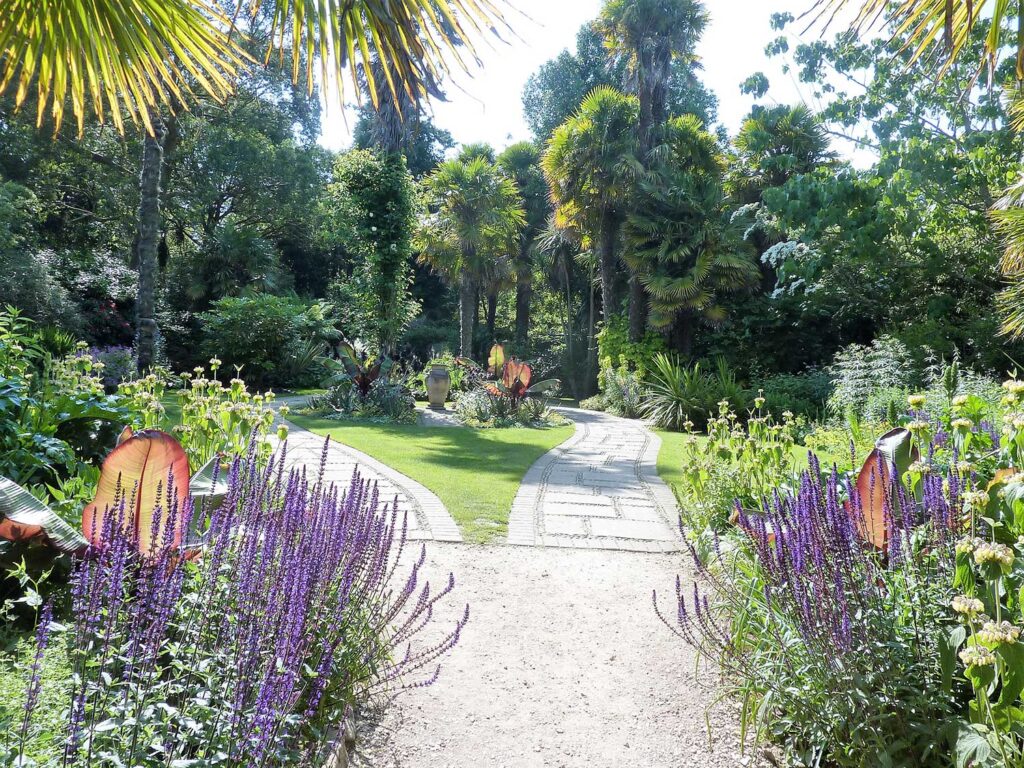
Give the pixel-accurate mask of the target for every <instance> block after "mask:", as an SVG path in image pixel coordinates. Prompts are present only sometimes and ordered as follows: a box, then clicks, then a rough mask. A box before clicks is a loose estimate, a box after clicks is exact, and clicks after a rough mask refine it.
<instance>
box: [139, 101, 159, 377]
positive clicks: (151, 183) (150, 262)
mask: <svg viewBox="0 0 1024 768" xmlns="http://www.w3.org/2000/svg"><path fill="white" fill-rule="evenodd" d="M153 131H154V134H155V135H153V136H150V135H148V134H147V135H146V138H145V140H144V141H143V143H142V170H141V172H140V174H139V219H138V225H139V227H138V237H137V240H136V259H137V261H138V264H139V294H138V300H137V301H136V305H135V312H136V317H137V339H136V344H137V352H138V369H139V373H144V372H145V371H147V370H149V369H150V368H151V367H152V366H153V363H154V362H155V358H156V337H157V325H156V317H155V315H156V271H157V259H158V251H159V246H160V175H161V172H162V170H163V161H164V137H165V134H166V129H165V126H164V123H163V121H162V120H160V119H156V120H154V121H153Z"/></svg>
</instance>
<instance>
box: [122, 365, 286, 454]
mask: <svg viewBox="0 0 1024 768" xmlns="http://www.w3.org/2000/svg"><path fill="white" fill-rule="evenodd" d="M222 365H223V363H222V362H221V361H220V360H218V359H217V358H212V359H211V360H210V367H209V376H207V371H206V369H205V368H203V367H201V366H200V367H196V368H195V369H194V370H193V371H192V372H191V373H182V374H181V377H180V381H181V387H180V389H178V390H177V391H176V392H175V398H176V400H177V411H176V415H177V418H176V423H174V424H168V419H167V413H166V410H167V409H166V406H165V403H166V402H167V400H166V394H167V390H166V382H165V380H164V379H163V378H162V377H160V376H158V375H156V374H150V375H148V376H145V377H143V378H140V379H136V380H134V381H130V382H126V383H124V384H122V385H121V386H120V388H119V389H118V393H119V394H120V395H122V396H123V397H125V398H127V400H128V401H129V402H130V403H131V406H132V410H133V411H134V413H135V414H136V416H135V418H134V420H133V421H132V422H131V424H130V426H132V427H133V428H134V429H135V430H141V429H154V428H162V427H169V428H171V429H172V431H173V432H174V434H175V436H176V437H177V438H178V441H179V442H180V443H181V447H182V448H184V449H185V452H186V453H187V454H188V458H189V464H190V465H191V466H192V467H193V468H198V467H202V466H205V465H206V463H207V462H208V461H210V459H212V458H213V457H214V456H217V455H226V456H236V455H237V456H245V455H247V454H248V449H249V446H250V445H254V446H255V455H256V456H257V458H258V459H260V460H263V459H266V458H267V456H269V454H270V448H271V446H270V444H269V443H268V442H267V435H268V434H269V431H270V427H271V426H272V425H273V422H274V411H273V410H272V409H271V407H270V404H271V403H272V402H273V400H274V393H273V392H267V393H264V394H258V393H255V392H251V391H250V390H249V388H248V386H247V385H246V383H245V382H244V381H243V380H242V379H240V378H233V379H231V381H230V382H229V383H227V384H224V383H223V382H222V381H220V379H219V378H218V376H219V374H220V369H221V367H222ZM278 410H279V412H280V413H281V415H282V416H285V415H287V414H288V406H285V405H282V406H281V407H280V408H279V409H278ZM283 434H284V433H282V432H280V431H279V435H280V436H283Z"/></svg>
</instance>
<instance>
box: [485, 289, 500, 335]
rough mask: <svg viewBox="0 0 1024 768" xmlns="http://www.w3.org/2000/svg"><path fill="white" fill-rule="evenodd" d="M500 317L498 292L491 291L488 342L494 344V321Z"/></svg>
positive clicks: (488, 298)
mask: <svg viewBox="0 0 1024 768" xmlns="http://www.w3.org/2000/svg"><path fill="white" fill-rule="evenodd" d="M497 317H498V294H497V293H496V292H494V291H491V292H489V293H488V294H487V342H488V343H489V344H494V342H495V341H496V339H495V338H494V323H495V320H496V319H497Z"/></svg>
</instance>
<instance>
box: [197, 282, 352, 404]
mask: <svg viewBox="0 0 1024 768" xmlns="http://www.w3.org/2000/svg"><path fill="white" fill-rule="evenodd" d="M200 317H201V321H202V342H201V349H202V352H203V355H204V356H205V357H208V358H216V357H220V358H221V359H222V360H223V362H224V370H225V371H231V370H232V369H238V370H239V371H240V373H239V375H240V376H241V377H242V378H243V379H245V381H246V382H247V383H248V384H249V385H250V386H255V387H257V388H259V389H264V388H267V387H271V386H277V387H280V386H304V385H306V384H308V383H309V379H310V374H311V371H312V369H313V367H314V364H315V361H316V358H317V357H318V356H319V355H321V354H322V353H323V352H325V351H326V350H327V345H328V344H329V343H330V342H331V341H333V340H335V339H337V337H338V334H337V331H336V330H335V328H334V325H333V318H332V317H331V315H330V305H324V304H320V303H314V304H307V303H306V302H304V301H301V300H299V299H291V298H284V297H281V296H268V295H255V296H246V297H240V298H235V297H229V298H224V299H220V300H218V301H216V302H214V304H213V308H212V309H211V310H210V311H209V312H204V313H203V314H202V315H201V316H200Z"/></svg>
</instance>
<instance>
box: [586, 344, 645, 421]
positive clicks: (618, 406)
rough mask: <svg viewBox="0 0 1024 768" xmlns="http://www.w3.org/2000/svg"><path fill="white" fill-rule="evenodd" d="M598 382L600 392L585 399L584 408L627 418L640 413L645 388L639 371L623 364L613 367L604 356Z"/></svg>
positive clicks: (633, 417) (634, 416) (635, 416)
mask: <svg viewBox="0 0 1024 768" xmlns="http://www.w3.org/2000/svg"><path fill="white" fill-rule="evenodd" d="M598 383H599V384H600V387H601V394H600V395H599V396H597V397H594V398H591V399H589V400H587V401H585V402H584V404H583V407H584V408H590V409H592V410H599V411H608V413H611V414H614V415H616V416H623V417H625V418H628V419H635V418H637V417H638V416H639V415H640V413H641V409H642V408H643V404H644V398H645V396H646V395H647V389H646V388H645V387H644V383H643V378H642V376H641V374H640V372H639V371H634V370H630V368H629V366H627V365H625V364H620V365H619V366H618V367H613V366H612V365H611V360H610V359H608V358H606V359H605V360H604V362H603V363H602V365H601V377H600V379H598Z"/></svg>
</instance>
